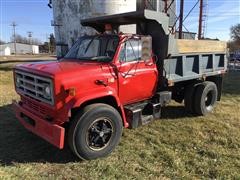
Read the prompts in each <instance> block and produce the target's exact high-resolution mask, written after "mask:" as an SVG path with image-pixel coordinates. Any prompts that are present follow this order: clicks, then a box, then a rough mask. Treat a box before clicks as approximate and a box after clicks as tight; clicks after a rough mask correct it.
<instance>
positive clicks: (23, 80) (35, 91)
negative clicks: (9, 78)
mask: <svg viewBox="0 0 240 180" xmlns="http://www.w3.org/2000/svg"><path fill="white" fill-rule="evenodd" d="M15 79H16V88H17V90H18V91H19V92H21V93H22V94H24V95H27V96H30V97H32V98H34V99H36V100H39V101H41V102H45V103H48V104H51V105H53V104H54V99H53V84H52V80H51V79H48V78H44V77H40V76H37V75H34V74H30V73H27V72H22V71H15ZM46 86H49V87H50V94H51V95H50V96H47V95H46V93H45V90H44V88H45V87H46Z"/></svg>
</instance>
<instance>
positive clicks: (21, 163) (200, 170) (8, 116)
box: [0, 64, 240, 179]
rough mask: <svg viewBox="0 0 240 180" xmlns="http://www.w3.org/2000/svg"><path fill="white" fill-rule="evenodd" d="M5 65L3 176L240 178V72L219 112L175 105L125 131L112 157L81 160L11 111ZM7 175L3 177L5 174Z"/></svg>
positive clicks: (0, 83)
mask: <svg viewBox="0 0 240 180" xmlns="http://www.w3.org/2000/svg"><path fill="white" fill-rule="evenodd" d="M13 65H14V64H0V75H1V76H0V94H1V100H0V177H2V178H6V179H10V178H11V179H12V178H13V179H14V178H15V179H39V178H40V179H45V178H52V179H82V178H83V179H100V178H101V179H115V178H118V179H169V178H171V179H234V178H235V179H240V73H237V72H234V73H233V72H231V73H229V74H228V75H226V77H225V81H224V94H223V98H222V101H221V102H219V103H218V106H217V108H216V109H215V111H214V112H213V113H212V114H210V115H208V116H206V117H193V116H190V115H189V114H187V113H186V112H185V111H184V108H183V105H178V104H175V103H173V104H171V105H170V106H169V107H167V108H165V109H164V110H163V117H162V119H161V120H158V121H155V122H153V123H151V124H149V125H147V126H143V127H140V128H139V129H136V130H128V129H125V130H124V134H123V137H122V140H121V143H120V145H119V146H118V147H117V149H116V150H115V151H114V153H112V154H111V155H110V156H109V157H107V158H103V159H98V160H94V161H86V162H81V161H78V160H77V159H76V158H75V157H74V156H73V155H72V154H71V152H70V151H69V150H68V149H65V150H63V151H60V150H58V149H56V148H54V147H53V146H51V145H50V144H48V143H47V142H45V141H43V140H41V139H40V138H38V137H36V136H35V135H33V134H32V133H30V132H28V131H26V130H25V129H24V128H23V127H22V126H21V125H20V123H19V122H18V121H17V120H16V118H15V116H14V113H13V111H12V109H11V105H10V104H11V101H12V99H18V96H17V95H16V94H15V92H14V89H13V80H12V72H11V69H12V66H13ZM0 179H1V178H0Z"/></svg>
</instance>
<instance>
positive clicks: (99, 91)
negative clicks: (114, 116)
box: [68, 87, 129, 128]
mask: <svg viewBox="0 0 240 180" xmlns="http://www.w3.org/2000/svg"><path fill="white" fill-rule="evenodd" d="M104 97H113V98H114V99H115V101H116V102H117V106H118V107H119V109H120V110H121V115H122V119H123V125H124V127H125V128H128V127H129V124H128V122H127V120H126V116H125V111H124V108H123V105H122V103H121V102H120V99H119V97H118V94H117V92H116V91H115V89H113V88H111V87H99V88H96V89H93V90H90V91H88V92H84V93H80V94H77V95H76V97H74V99H72V100H73V101H72V102H74V103H71V104H72V105H71V107H68V108H70V109H69V111H70V110H71V109H72V108H78V107H80V106H81V105H83V104H84V103H85V102H87V101H91V100H94V99H99V98H104Z"/></svg>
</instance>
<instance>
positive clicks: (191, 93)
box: [184, 83, 199, 114]
mask: <svg viewBox="0 0 240 180" xmlns="http://www.w3.org/2000/svg"><path fill="white" fill-rule="evenodd" d="M198 85H199V83H196V84H190V85H188V86H186V88H185V92H184V105H185V109H186V111H187V112H189V113H193V114H195V113H196V112H195V110H194V104H195V93H196V88H197V86H198Z"/></svg>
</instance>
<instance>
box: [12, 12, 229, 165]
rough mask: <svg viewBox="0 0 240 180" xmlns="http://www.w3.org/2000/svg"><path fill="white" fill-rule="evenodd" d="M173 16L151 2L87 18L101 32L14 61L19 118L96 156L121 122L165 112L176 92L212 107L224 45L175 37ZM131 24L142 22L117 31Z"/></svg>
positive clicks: (202, 108)
mask: <svg viewBox="0 0 240 180" xmlns="http://www.w3.org/2000/svg"><path fill="white" fill-rule="evenodd" d="M168 22H169V19H168V16H167V15H166V14H164V13H159V12H154V11H150V10H144V11H138V12H130V13H124V14H118V15H110V16H103V17H97V18H90V19H85V20H82V25H83V26H88V27H92V28H94V29H95V30H96V31H98V34H96V35H91V36H87V35H86V36H83V37H80V38H79V39H78V40H77V41H76V43H75V44H74V45H73V47H72V48H71V49H70V50H69V52H68V53H67V54H66V56H65V57H63V58H62V59H60V60H58V61H49V62H40V63H30V64H22V65H17V66H16V67H15V68H14V79H15V88H16V91H17V93H18V94H19V95H20V97H21V99H20V101H19V102H15V103H14V109H15V112H16V116H17V119H18V120H19V121H20V122H21V123H22V124H23V126H24V127H25V128H26V129H28V130H29V131H31V132H33V133H34V134H36V135H38V136H40V137H41V138H43V139H45V140H46V141H48V142H49V143H51V144H53V145H54V146H56V147H58V148H60V149H63V148H64V145H65V144H69V146H70V148H71V150H72V151H73V153H74V154H75V155H76V156H78V157H79V158H81V159H85V160H91V159H96V158H99V157H104V156H106V155H108V154H109V153H111V152H112V151H113V150H114V148H115V147H116V146H117V145H118V143H119V141H120V138H121V135H122V131H123V128H137V127H139V126H141V125H146V124H148V123H150V122H151V121H153V120H156V119H160V118H161V110H162V108H163V107H164V106H166V105H167V104H168V103H169V102H170V101H171V100H175V101H177V102H179V103H182V102H184V103H185V107H186V110H187V111H189V112H190V113H194V114H196V115H206V114H208V113H209V112H211V111H212V110H213V108H214V106H215V105H216V102H217V101H219V100H220V98H221V91H222V78H223V74H224V73H226V71H227V61H226V52H225V45H224V43H222V42H217V41H213V42H210V41H194V40H192V41H189V40H176V39H174V37H173V35H171V34H170V33H169V26H168ZM128 24H137V34H123V33H121V32H119V27H120V26H121V25H128ZM106 28H107V29H106ZM159 133H161V132H159ZM65 142H67V143H65Z"/></svg>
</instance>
